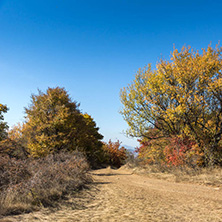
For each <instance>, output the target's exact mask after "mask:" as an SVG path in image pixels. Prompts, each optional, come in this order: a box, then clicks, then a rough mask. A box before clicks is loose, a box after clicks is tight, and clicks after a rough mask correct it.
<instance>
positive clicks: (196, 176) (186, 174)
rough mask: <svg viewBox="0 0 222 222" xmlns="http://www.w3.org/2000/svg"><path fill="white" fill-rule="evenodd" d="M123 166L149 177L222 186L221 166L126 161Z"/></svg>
mask: <svg viewBox="0 0 222 222" xmlns="http://www.w3.org/2000/svg"><path fill="white" fill-rule="evenodd" d="M124 167H125V168H128V169H131V170H132V172H133V173H136V174H144V175H147V176H149V177H151V178H157V179H163V180H167V181H174V182H188V183H196V184H203V185H210V186H215V187H222V168H221V167H214V168H201V167H196V168H191V167H188V166H180V167H175V166H171V167H169V166H166V165H158V164H157V165H155V164H154V165H140V164H139V163H138V162H137V163H135V162H134V163H132V162H131V163H127V164H126V165H125V166H124Z"/></svg>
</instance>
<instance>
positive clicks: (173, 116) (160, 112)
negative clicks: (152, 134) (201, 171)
mask: <svg viewBox="0 0 222 222" xmlns="http://www.w3.org/2000/svg"><path fill="white" fill-rule="evenodd" d="M221 51H222V48H220V47H218V46H217V47H216V48H215V49H213V48H212V47H211V46H209V47H208V48H207V49H203V50H202V52H201V53H200V52H198V51H195V50H193V49H191V48H190V47H183V48H182V50H181V51H180V52H179V51H178V50H177V49H175V50H174V51H173V53H172V54H171V61H165V60H160V61H159V62H158V64H157V66H156V69H152V68H151V65H148V66H147V67H146V68H144V69H140V70H139V71H138V73H137V74H136V77H135V80H134V82H133V83H132V84H130V85H129V86H128V87H126V88H123V89H122V90H121V102H122V104H123V109H122V111H121V113H122V115H123V117H124V119H125V120H126V121H127V123H128V125H129V131H128V134H129V135H132V136H137V137H144V138H147V139H158V138H162V137H175V136H176V137H178V136H179V137H180V138H187V137H188V138H189V139H190V140H193V141H195V144H196V146H197V147H198V149H199V150H200V151H201V152H202V153H203V154H204V163H205V164H211V165H213V164H221V163H222V159H221V153H222V147H221V145H220V143H221V142H220V141H221V136H222V57H221ZM150 128H155V129H156V130H157V131H159V133H158V134H157V137H156V138H149V136H147V134H146V132H147V131H149V129H150Z"/></svg>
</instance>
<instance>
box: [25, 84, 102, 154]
mask: <svg viewBox="0 0 222 222" xmlns="http://www.w3.org/2000/svg"><path fill="white" fill-rule="evenodd" d="M25 112H26V122H25V124H24V125H23V136H24V137H25V140H26V143H27V147H28V150H29V152H30V153H31V155H32V156H35V157H40V156H46V155H47V154H49V153H54V152H59V151H60V150H76V149H78V150H81V151H83V152H85V153H86V155H87V156H88V157H89V158H96V154H97V152H98V150H100V149H101V147H102V143H101V142H100V140H101V139H102V138H103V136H102V135H101V134H99V132H98V130H99V128H97V127H96V124H95V122H94V121H93V119H92V118H91V117H90V116H89V115H88V114H85V115H84V114H82V113H81V112H80V110H79V104H77V103H76V102H73V101H72V100H71V98H70V97H69V95H68V93H67V91H66V90H65V89H64V88H59V87H56V88H48V89H47V91H46V93H43V92H41V91H39V94H38V95H32V96H31V104H30V106H29V107H28V108H26V109H25Z"/></svg>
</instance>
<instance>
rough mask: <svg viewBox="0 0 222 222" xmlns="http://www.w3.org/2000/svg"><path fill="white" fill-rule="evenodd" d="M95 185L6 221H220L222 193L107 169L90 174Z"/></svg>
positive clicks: (203, 187) (216, 190)
mask: <svg viewBox="0 0 222 222" xmlns="http://www.w3.org/2000/svg"><path fill="white" fill-rule="evenodd" d="M92 175H93V178H94V181H95V185H94V186H93V187H92V188H91V189H90V190H88V191H84V192H83V194H81V195H80V196H79V197H75V198H74V199H73V200H72V201H73V203H74V209H71V208H70V207H63V208H62V209H60V210H58V211H55V212H50V211H49V210H45V211H44V210H43V211H39V212H33V213H30V214H24V215H19V216H13V217H7V218H5V219H7V220H9V221H13V222H14V221H24V222H26V221H27V222H30V221H49V222H51V221H60V222H68V221H84V222H85V221H86V222H88V221H92V222H97V221H98V222H100V221H101V222H103V221H104V222H105V221H110V222H113V221H117V222H118V221H177V222H178V221H179V222H180V221H195V222H196V221H211V222H212V221H215V222H219V221H222V191H221V190H218V189H214V188H213V187H207V186H200V185H194V184H183V183H174V182H168V181H163V180H158V179H151V178H148V177H146V176H141V175H135V174H132V173H131V172H130V171H127V170H123V169H119V170H112V169H110V168H107V169H101V170H96V171H92Z"/></svg>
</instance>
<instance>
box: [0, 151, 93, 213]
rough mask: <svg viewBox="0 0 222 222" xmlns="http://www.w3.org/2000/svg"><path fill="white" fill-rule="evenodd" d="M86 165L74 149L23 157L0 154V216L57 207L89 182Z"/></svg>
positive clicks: (84, 160) (81, 156)
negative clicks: (62, 200)
mask: <svg viewBox="0 0 222 222" xmlns="http://www.w3.org/2000/svg"><path fill="white" fill-rule="evenodd" d="M88 168H89V166H88V163H87V162H86V159H85V158H84V157H83V155H81V154H80V153H78V152H73V153H60V154H54V155H48V156H47V157H45V158H41V159H25V160H17V159H15V158H9V157H8V156H0V191H1V192H0V215H8V214H19V213H22V212H30V211H32V210H35V209H39V207H41V206H43V207H51V206H53V207H55V206H57V205H58V200H61V199H63V198H65V197H66V196H67V195H68V194H70V193H72V192H75V191H76V190H78V189H80V188H81V187H83V186H84V184H86V183H88V182H90V181H91V177H90V176H89V175H88V173H87V171H88Z"/></svg>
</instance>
